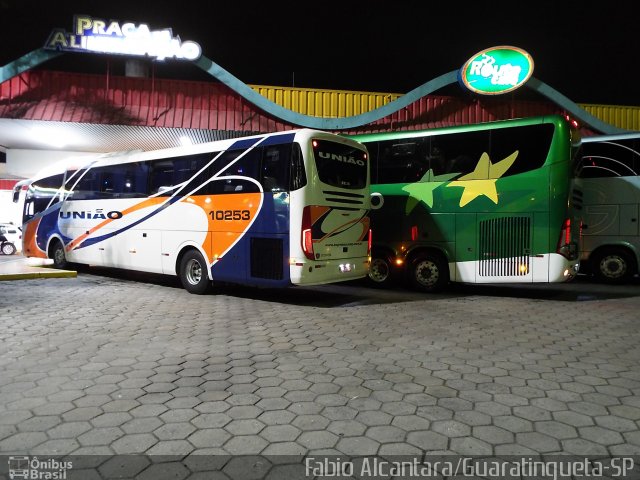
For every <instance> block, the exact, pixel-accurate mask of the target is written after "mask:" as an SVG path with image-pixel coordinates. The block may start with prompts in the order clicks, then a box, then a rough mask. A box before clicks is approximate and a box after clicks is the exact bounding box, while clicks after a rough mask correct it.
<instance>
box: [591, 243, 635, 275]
mask: <svg viewBox="0 0 640 480" xmlns="http://www.w3.org/2000/svg"><path fill="white" fill-rule="evenodd" d="M633 270H634V266H633V261H632V259H631V257H630V256H629V254H628V253H627V252H625V251H624V250H621V249H617V248H616V249H607V250H603V251H601V252H599V253H598V254H597V255H596V257H595V258H594V261H593V271H594V273H595V275H596V277H597V278H598V280H600V281H601V282H604V283H624V282H626V281H628V280H629V279H630V278H631V276H632V275H633V273H634V272H633Z"/></svg>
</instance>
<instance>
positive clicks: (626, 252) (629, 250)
mask: <svg viewBox="0 0 640 480" xmlns="http://www.w3.org/2000/svg"><path fill="white" fill-rule="evenodd" d="M639 174H640V132H635V133H628V134H627V133H624V134H619V135H603V136H593V137H585V138H583V139H582V146H581V149H580V154H579V156H578V159H577V172H576V177H577V179H576V182H577V183H578V185H579V187H580V189H581V190H582V193H583V197H582V203H583V216H584V225H583V226H582V229H583V230H582V235H583V237H582V249H581V262H580V270H581V271H584V272H586V273H591V274H593V275H594V276H595V277H596V278H597V279H598V280H600V281H602V282H604V283H625V282H628V281H629V280H631V279H632V278H633V276H634V275H637V274H638V265H639V264H640V231H639V228H640V227H639V226H638V225H639V224H640V216H639V214H640V211H639V209H640V207H639V205H640V177H639V176H638V175H639Z"/></svg>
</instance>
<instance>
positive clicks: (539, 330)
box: [0, 273, 640, 478]
mask: <svg viewBox="0 0 640 480" xmlns="http://www.w3.org/2000/svg"><path fill="white" fill-rule="evenodd" d="M89 279H91V280H89ZM96 279H97V280H96ZM29 285H30V287H31V285H36V287H37V288H38V289H39V290H38V291H39V295H38V296H37V297H35V298H34V297H33V295H30V296H29V298H30V303H29V304H30V305H32V308H39V306H42V305H46V304H49V303H51V302H53V301H55V302H58V303H59V304H60V305H61V307H60V312H61V313H60V314H57V313H55V312H53V313H52V314H51V315H49V316H48V318H47V321H46V322H45V323H39V324H38V329H39V330H38V334H37V335H33V334H30V331H29V330H28V329H24V328H21V321H22V320H21V319H22V318H29V315H30V313H29V310H27V309H26V306H25V305H26V304H25V303H24V302H20V299H21V298H22V296H24V295H28V294H27V293H26V289H25V290H22V289H20V288H18V287H17V283H9V284H7V288H8V289H5V285H3V293H4V292H5V291H7V292H10V294H11V295H12V297H15V299H16V301H15V302H13V303H12V306H11V308H12V309H15V312H16V314H13V313H12V314H11V318H10V319H9V318H8V317H7V316H6V313H5V312H4V311H0V326H2V327H3V330H2V332H3V334H7V335H9V336H7V337H3V338H2V340H3V342H5V343H6V344H7V345H8V346H9V347H10V348H11V347H12V346H13V345H12V344H11V342H13V341H17V342H20V345H22V346H24V347H25V348H26V349H25V348H23V349H22V350H21V351H20V364H19V365H18V364H17V362H16V361H15V358H17V357H14V355H15V353H14V352H17V350H3V351H2V352H0V451H2V452H12V451H13V452H18V451H21V452H26V453H32V454H33V453H39V452H42V454H46V453H49V454H51V453H55V452H64V453H74V454H78V453H81V454H92V453H95V454H103V455H110V454H113V453H125V454H126V453H136V452H144V453H147V454H149V453H151V454H167V455H178V456H183V455H188V454H194V453H197V454H198V455H202V456H204V455H211V454H212V455H216V456H219V457H220V456H222V457H224V458H227V459H228V458H229V455H231V454H247V455H258V454H261V455H283V456H286V455H304V454H314V455H318V454H322V453H326V454H335V455H360V454H367V455H372V454H379V455H388V456H393V455H421V454H423V453H425V452H430V453H431V452H439V453H460V454H465V455H472V454H473V455H535V454H537V453H556V452H558V453H572V454H579V455H585V454H589V455H591V454H593V455H600V454H602V455H609V454H614V455H618V454H619V455H633V454H638V453H639V451H640V436H639V435H640V434H639V433H638V432H639V431H640V424H639V422H640V374H639V373H638V372H640V368H639V365H640V352H638V349H637V344H638V340H640V334H639V333H638V331H637V322H636V317H637V311H638V307H639V306H640V300H639V299H640V294H639V292H637V291H636V290H633V291H631V290H627V292H628V294H626V296H625V295H617V294H616V295H612V296H611V298H606V299H605V300H604V301H603V300H602V298H604V296H603V294H601V293H600V290H599V288H600V287H598V288H595V287H593V289H592V293H591V294H590V295H591V297H590V298H591V299H590V301H589V302H583V301H580V300H576V298H578V296H579V295H582V294H583V293H581V292H582V290H581V289H583V288H585V285H586V284H585V283H582V284H576V285H570V284H567V285H561V286H555V287H554V288H553V289H551V290H547V289H545V288H543V286H540V287H539V288H535V287H534V289H533V290H529V289H528V288H529V287H522V290H520V288H521V287H513V289H512V290H511V291H516V292H521V291H522V292H530V291H535V292H536V294H535V295H536V298H531V296H530V295H528V294H524V295H520V296H516V297H513V296H500V295H495V296H494V295H492V296H486V295H483V294H482V293H479V292H481V290H482V289H478V290H477V291H476V289H473V290H471V289H470V290H464V291H465V292H467V293H468V294H467V293H465V294H464V295H459V294H458V293H456V292H455V289H454V291H453V293H449V292H447V293H443V294H442V295H437V296H431V295H422V294H416V293H411V292H409V291H399V290H396V291H393V290H392V291H380V290H369V289H366V288H362V287H358V286H353V285H346V286H342V285H341V286H340V287H339V288H338V287H337V286H323V287H313V288H312V291H313V292H314V293H313V294H311V295H310V294H309V293H308V292H306V293H305V288H306V287H305V288H301V289H295V290H294V291H293V292H290V291H278V292H277V293H276V292H273V293H272V292H268V291H266V292H265V291H259V290H255V291H254V290H242V291H243V293H242V294H241V295H236V294H235V293H234V292H235V290H233V289H230V290H228V292H230V293H229V294H227V293H224V294H219V293H216V294H212V295H206V296H203V297H198V296H192V295H187V294H185V292H184V291H183V290H182V289H176V288H168V287H165V286H163V285H157V284H153V283H145V282H137V283H134V282H129V281H122V280H120V279H118V278H102V277H100V276H95V275H94V274H92V273H89V274H82V275H81V276H80V277H78V278H77V279H74V280H73V281H69V282H67V281H65V282H64V283H63V282H58V281H57V280H52V282H51V283H49V282H48V281H47V282H43V281H35V283H32V284H29ZM633 287H634V288H636V289H637V286H633ZM351 289H354V290H351ZM114 290H117V291H118V295H117V296H115V295H112V292H113V291H114ZM325 290H329V291H330V292H332V293H331V295H325V294H324V293H323V292H325ZM338 291H339V292H341V293H339V294H336V292H338ZM345 291H346V292H350V291H353V292H357V293H353V295H350V294H347V296H348V297H349V298H350V300H349V302H352V299H353V298H362V299H363V301H362V304H360V302H359V301H356V302H355V303H349V305H340V304H339V298H341V295H344V293H342V292H345ZM547 292H555V293H547ZM558 292H564V293H558ZM568 292H574V293H568ZM576 292H580V293H579V295H578V294H576ZM185 295H187V297H185ZM547 295H549V296H551V297H553V300H552V299H547V298H546V296H547ZM305 296H306V297H305ZM2 298H4V297H2ZM2 298H0V303H1V302H2ZM67 298H69V299H73V300H74V304H71V303H67V304H65V302H71V300H65V299H67ZM94 298H100V299H101V303H100V308H97V309H93V310H91V315H90V316H88V315H89V310H88V309H87V310H86V311H84V312H83V313H82V314H80V315H77V316H73V315H72V316H66V317H64V321H65V324H64V325H65V329H64V331H65V332H73V338H72V339H71V338H67V337H65V334H64V333H63V330H60V329H59V326H60V323H59V322H60V321H61V320H60V319H62V318H63V317H62V312H64V310H65V307H69V308H67V310H73V309H74V308H77V307H73V306H72V305H75V304H76V303H77V304H78V305H81V304H82V300H87V299H94ZM116 298H117V299H118V300H117V301H116V300H115V299H116ZM300 298H305V299H304V301H303V302H300V301H299V299H300ZM385 298H387V299H389V300H388V301H387V300H384V299H385ZM409 298H410V299H411V301H405V300H406V299H409ZM185 299H188V301H189V314H188V315H185V303H184V302H185ZM265 299H267V301H264V300H265ZM309 299H311V300H309ZM160 303H161V304H162V308H163V311H162V312H159V311H158V309H157V308H156V307H157V305H159V304H160ZM310 303H317V304H318V305H322V308H318V306H317V305H314V306H310V305H309V304H310ZM125 304H126V305H127V309H126V311H127V312H128V313H127V314H126V315H124V310H123V308H124V307H123V305H125ZM522 311H529V312H530V314H528V315H524V316H523V315H522V314H521V312H522ZM567 311H572V312H573V313H572V315H566V312H567ZM612 311H614V314H612ZM12 312H13V310H12ZM518 312H519V313H518ZM58 315H60V316H58ZM87 318H90V319H91V323H90V324H88V325H87V324H86V323H81V321H82V319H84V321H85V322H86V319H87ZM470 318H472V319H473V322H470V321H469V319H470ZM576 318H579V319H580V328H576V323H575V322H576ZM87 328H88V329H89V330H86V331H85V329H87ZM88 332H90V333H88ZM3 345H4V344H3ZM50 345H55V346H56V349H50V348H49V349H47V350H46V352H47V357H46V363H45V362H44V360H45V358H44V357H43V356H42V351H44V350H43V349H45V348H48V347H49V346H50ZM141 345H144V347H143V348H141ZM191 457H192V456H189V457H186V458H191ZM252 458H253V457H252ZM255 458H256V459H257V458H258V457H255ZM184 465H186V463H185V464H184ZM192 466H194V467H195V463H193V465H192ZM283 466H284V465H283ZM165 467H166V471H169V470H171V469H172V468H174V467H173V463H172V462H170V463H168V464H167V465H165ZM241 467H243V466H242V465H240V464H236V465H235V467H234V468H235V470H234V469H227V470H226V471H225V472H232V471H234V472H239V471H241ZM244 467H246V465H244ZM110 468H111V469H112V470H113V469H114V468H115V469H116V470H113V471H117V468H116V465H115V464H111V465H110ZM175 468H176V470H175V473H176V474H177V475H178V477H180V476H181V475H182V474H183V473H185V472H184V471H183V470H182V469H181V468H178V467H175ZM105 471H106V470H105ZM154 471H155V470H153V469H147V468H145V469H144V470H142V471H141V472H144V474H145V475H147V476H148V475H150V474H151V473H153V472H154ZM159 471H163V470H162V469H159ZM283 471H284V470H283ZM149 472H151V473H149ZM156 473H157V472H156ZM163 473H166V472H164V471H163ZM200 473H204V472H200ZM134 475H135V474H133V473H132V475H129V477H132V476H134ZM125 476H126V475H125ZM87 478H91V477H87ZM193 478H196V477H193Z"/></svg>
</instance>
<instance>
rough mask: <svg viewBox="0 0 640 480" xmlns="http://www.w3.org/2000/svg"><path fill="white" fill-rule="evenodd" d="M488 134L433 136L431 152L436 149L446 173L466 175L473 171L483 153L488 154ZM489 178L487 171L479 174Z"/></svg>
mask: <svg viewBox="0 0 640 480" xmlns="http://www.w3.org/2000/svg"><path fill="white" fill-rule="evenodd" d="M489 144H490V142H489V132H487V131H484V132H483V131H481V132H461V133H455V134H453V135H433V136H432V137H431V151H432V152H433V151H435V150H436V149H438V150H439V151H440V152H441V153H442V158H444V164H445V167H444V168H445V169H446V171H447V172H448V173H458V174H460V175H466V174H467V173H471V172H473V171H475V169H476V167H477V165H478V162H479V161H480V158H481V157H482V155H483V153H488V152H489ZM479 173H481V174H485V175H486V178H488V176H489V170H487V171H486V172H479Z"/></svg>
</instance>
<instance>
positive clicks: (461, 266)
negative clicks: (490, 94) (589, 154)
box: [351, 115, 581, 292]
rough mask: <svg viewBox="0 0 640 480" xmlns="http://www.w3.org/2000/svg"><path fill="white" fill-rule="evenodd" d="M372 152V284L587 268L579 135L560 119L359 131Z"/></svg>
mask: <svg viewBox="0 0 640 480" xmlns="http://www.w3.org/2000/svg"><path fill="white" fill-rule="evenodd" d="M351 138H354V139H356V140H358V141H359V142H361V143H363V144H365V145H366V147H367V149H368V150H369V154H370V158H371V208H372V211H371V227H372V253H371V254H372V259H371V268H370V272H369V280H370V281H371V282H372V283H373V284H374V285H376V286H389V285H392V284H394V283H396V282H397V281H399V280H405V281H408V282H409V284H411V285H412V286H413V287H414V288H416V289H418V290H422V291H426V292H433V291H437V290H440V289H442V288H443V287H444V286H445V285H447V284H448V283H449V282H461V283H533V282H537V283H552V282H564V281H568V280H571V279H572V278H573V277H574V276H575V275H576V273H577V271H578V267H579V258H578V257H579V242H580V228H581V219H580V202H581V198H580V192H579V191H574V188H573V172H574V163H573V156H574V155H575V153H576V152H577V150H578V147H579V143H580V140H579V134H578V132H577V130H575V129H573V128H572V127H571V125H570V123H569V122H568V121H567V119H565V118H564V117H562V116H560V115H549V116H544V117H530V118H520V119H511V120H502V121H495V122H487V123H481V124H473V125H464V126H455V127H446V128H437V129H431V130H422V131H396V132H385V133H372V134H361V135H353V136H351Z"/></svg>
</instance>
